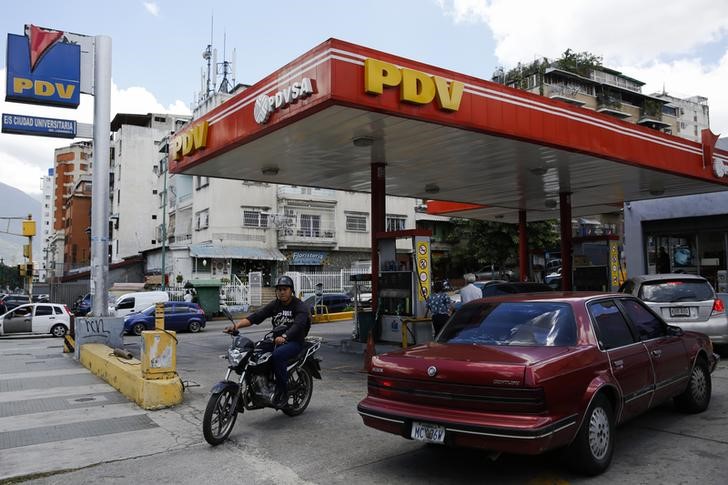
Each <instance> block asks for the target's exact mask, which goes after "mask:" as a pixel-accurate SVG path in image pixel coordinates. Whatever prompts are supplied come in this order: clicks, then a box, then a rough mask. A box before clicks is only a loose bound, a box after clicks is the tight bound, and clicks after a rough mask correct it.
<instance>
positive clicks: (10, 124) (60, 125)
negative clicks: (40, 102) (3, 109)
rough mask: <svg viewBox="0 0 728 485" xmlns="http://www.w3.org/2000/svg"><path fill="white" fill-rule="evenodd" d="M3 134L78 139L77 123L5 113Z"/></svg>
mask: <svg viewBox="0 0 728 485" xmlns="http://www.w3.org/2000/svg"><path fill="white" fill-rule="evenodd" d="M3 133H14V134H16V135H38V136H51V137H54V138H76V122H75V121H73V120H60V119H57V118H38V117H37V116H24V115H13V114H8V113H3Z"/></svg>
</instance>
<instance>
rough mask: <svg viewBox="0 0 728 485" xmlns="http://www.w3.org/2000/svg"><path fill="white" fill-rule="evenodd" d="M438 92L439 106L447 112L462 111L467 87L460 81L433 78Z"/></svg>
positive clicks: (438, 77)
mask: <svg viewBox="0 0 728 485" xmlns="http://www.w3.org/2000/svg"><path fill="white" fill-rule="evenodd" d="M432 80H433V81H434V83H435V88H436V89H435V91H436V92H437V106H438V107H439V108H440V109H444V110H446V111H457V110H458V109H460V101H462V99H463V89H465V85H464V84H463V83H461V82H460V81H450V82H449V86H448V81H447V79H444V78H441V77H440V76H432Z"/></svg>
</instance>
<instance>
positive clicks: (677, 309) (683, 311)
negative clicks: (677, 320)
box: [670, 306, 690, 317]
mask: <svg viewBox="0 0 728 485" xmlns="http://www.w3.org/2000/svg"><path fill="white" fill-rule="evenodd" d="M670 316H671V317H689V316H690V307H689V306H674V307H670Z"/></svg>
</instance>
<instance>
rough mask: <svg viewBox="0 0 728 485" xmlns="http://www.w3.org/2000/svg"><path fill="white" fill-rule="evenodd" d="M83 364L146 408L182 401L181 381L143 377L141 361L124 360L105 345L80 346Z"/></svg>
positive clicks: (168, 405)
mask: <svg viewBox="0 0 728 485" xmlns="http://www.w3.org/2000/svg"><path fill="white" fill-rule="evenodd" d="M80 354H81V358H80V360H81V364H83V366H84V367H86V368H87V369H88V370H90V371H91V372H93V373H94V374H96V375H97V376H99V377H101V378H102V379H103V380H105V381H106V382H108V383H109V384H110V385H111V386H113V387H115V388H116V389H117V390H118V391H119V392H121V393H122V394H123V395H125V396H126V397H128V398H129V399H131V400H132V401H134V402H135V403H137V404H138V405H139V406H141V407H142V408H144V409H162V408H167V407H170V406H175V405H177V404H180V403H181V402H182V391H183V387H182V380H181V379H180V378H179V376H175V377H174V378H171V379H155V380H147V379H144V378H142V371H141V362H140V361H139V360H137V359H129V360H125V359H121V358H118V357H116V356H115V355H114V351H113V349H111V348H109V347H107V346H106V345H104V344H84V345H82V346H81V352H80Z"/></svg>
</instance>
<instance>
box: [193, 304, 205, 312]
mask: <svg viewBox="0 0 728 485" xmlns="http://www.w3.org/2000/svg"><path fill="white" fill-rule="evenodd" d="M195 306H196V307H197V312H198V313H202V314H203V315H204V314H205V310H203V309H202V307H201V306H200V305H199V304H195Z"/></svg>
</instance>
